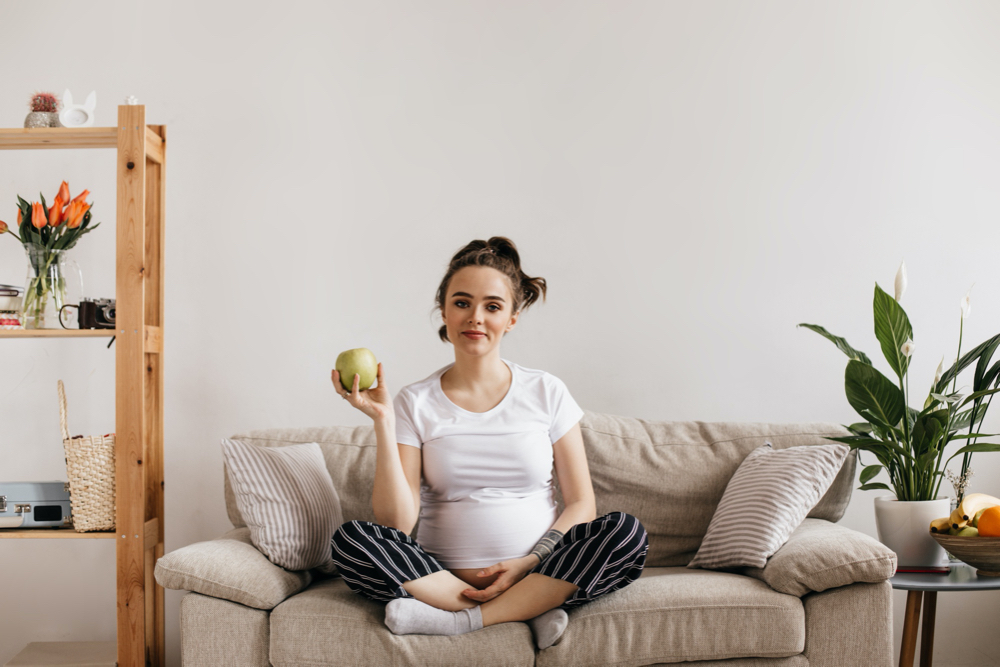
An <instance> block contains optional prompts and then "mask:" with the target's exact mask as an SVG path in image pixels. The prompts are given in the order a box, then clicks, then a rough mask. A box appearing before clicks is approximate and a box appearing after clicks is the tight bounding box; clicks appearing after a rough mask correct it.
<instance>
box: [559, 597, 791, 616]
mask: <svg viewBox="0 0 1000 667" xmlns="http://www.w3.org/2000/svg"><path fill="white" fill-rule="evenodd" d="M789 597H794V596H789ZM795 599H796V600H801V598H798V597H796V598H795ZM690 609H732V610H733V611H749V610H753V609H778V610H781V611H783V612H786V613H788V612H790V613H794V612H795V611H796V610H795V609H788V608H787V607H783V606H781V605H776V604H754V605H721V604H699V605H685V606H683V607H669V608H666V609H665V608H663V607H657V608H655V609H628V610H618V611H598V612H594V613H591V614H587V615H586V616H585V617H584V618H581V619H579V620H580V621H584V620H586V619H588V618H595V617H597V616H617V615H620V614H622V613H623V611H625V612H626V613H630V614H632V613H635V614H640V613H647V612H672V611H685V610H690Z"/></svg>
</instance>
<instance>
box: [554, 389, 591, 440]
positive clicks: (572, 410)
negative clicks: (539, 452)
mask: <svg viewBox="0 0 1000 667" xmlns="http://www.w3.org/2000/svg"><path fill="white" fill-rule="evenodd" d="M549 379H550V380H551V382H550V383H549V385H550V386H549V392H550V396H549V406H550V411H551V414H550V417H551V420H552V422H551V426H549V439H550V440H551V441H552V444H555V443H556V442H558V441H559V438H561V437H563V436H564V435H566V433H568V432H569V430H570V429H571V428H573V425H574V424H576V423H577V422H578V421H580V419H581V418H582V417H583V410H582V409H581V408H580V406H579V405H577V403H576V401H575V400H573V396H571V395H570V393H569V389H567V387H566V383H564V382H563V381H562V380H560V379H559V378H557V377H556V376H554V375H550V376H549Z"/></svg>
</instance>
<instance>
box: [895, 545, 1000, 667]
mask: <svg viewBox="0 0 1000 667" xmlns="http://www.w3.org/2000/svg"><path fill="white" fill-rule="evenodd" d="M889 583H890V584H892V587H893V588H895V589H897V590H902V591H909V593H907V595H906V618H905V619H904V621H903V642H902V644H901V645H900V647H899V667H913V659H914V658H915V657H916V652H917V625H918V624H919V622H920V602H921V598H923V603H924V605H923V606H924V625H923V629H922V630H921V632H920V667H931V661H932V659H933V657H934V613H935V611H936V610H937V594H938V592H939V591H983V590H989V589H996V590H1000V577H980V576H977V575H976V568H974V567H971V566H969V565H966V564H965V563H956V564H954V565H952V566H951V571H950V572H949V573H948V574H930V573H922V572H921V573H917V572H897V573H896V574H895V575H893V577H892V578H891V579H889Z"/></svg>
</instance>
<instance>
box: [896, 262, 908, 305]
mask: <svg viewBox="0 0 1000 667" xmlns="http://www.w3.org/2000/svg"><path fill="white" fill-rule="evenodd" d="M905 291H906V262H900V263H899V270H898V271H896V303H899V300H900V299H902V298H903V292H905Z"/></svg>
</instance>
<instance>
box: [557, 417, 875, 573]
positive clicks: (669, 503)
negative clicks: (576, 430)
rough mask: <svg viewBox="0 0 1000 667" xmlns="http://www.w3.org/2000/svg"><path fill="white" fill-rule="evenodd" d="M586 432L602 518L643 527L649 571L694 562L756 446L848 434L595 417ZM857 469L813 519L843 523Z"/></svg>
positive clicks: (843, 475) (831, 427)
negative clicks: (617, 515) (621, 517)
mask: <svg viewBox="0 0 1000 667" xmlns="http://www.w3.org/2000/svg"><path fill="white" fill-rule="evenodd" d="M582 430H583V438H584V444H585V446H586V449H587V464H588V466H589V468H590V474H591V479H592V480H593V484H594V494H595V496H596V499H597V515H598V516H601V515H602V514H606V513H608V512H613V511H620V512H627V513H628V514H631V515H632V516H634V517H636V518H637V519H639V521H641V522H642V525H643V526H644V527H645V528H646V532H647V533H648V535H649V554H648V555H647V557H646V567H658V566H678V565H686V564H687V563H688V562H690V561H691V559H692V558H693V557H694V554H695V552H697V550H698V547H699V546H700V544H701V541H702V538H703V537H704V536H705V533H706V531H707V530H708V525H709V523H710V522H711V520H712V515H713V514H714V513H715V508H716V507H717V506H718V504H719V501H720V499H721V498H722V494H723V493H724V491H725V489H726V484H727V483H728V482H729V479H730V478H731V477H732V476H733V473H735V472H736V469H737V468H739V466H740V463H742V462H743V459H745V458H746V457H747V456H748V455H749V454H750V452H752V451H753V450H754V449H756V448H757V447H760V446H762V445H763V444H764V443H765V442H767V441H770V442H771V443H772V444H773V446H774V448H775V449H785V448H787V447H796V446H802V445H824V444H830V441H829V440H826V439H825V438H826V436H841V435H850V434H849V433H848V431H847V430H846V429H845V428H844V427H842V426H840V425H837V424H829V423H792V424H766V423H749V422H664V421H648V420H644V419H635V418H632V417H620V416H617V415H608V414H600V413H593V412H588V413H585V415H584V418H583V420H582ZM855 465H856V453H855V452H852V453H851V454H850V455H849V456H848V457H847V458H846V459H845V461H844V464H843V466H842V467H841V469H840V472H839V473H838V475H837V477H836V479H835V480H834V482H833V484H832V485H831V486H830V488H829V490H828V491H827V492H826V494H825V495H824V496H823V497H822V499H820V501H819V503H817V504H816V506H815V507H814V508H813V509H812V510H811V511H810V512H809V514H808V516H810V517H816V518H820V519H827V520H829V521H834V522H836V521H838V520H839V519H840V518H841V517H842V516H843V514H844V511H845V510H846V509H847V504H848V502H850V498H851V491H852V487H853V483H854V473H855ZM557 484H558V482H557ZM559 500H560V501H561V497H560V498H559Z"/></svg>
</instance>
